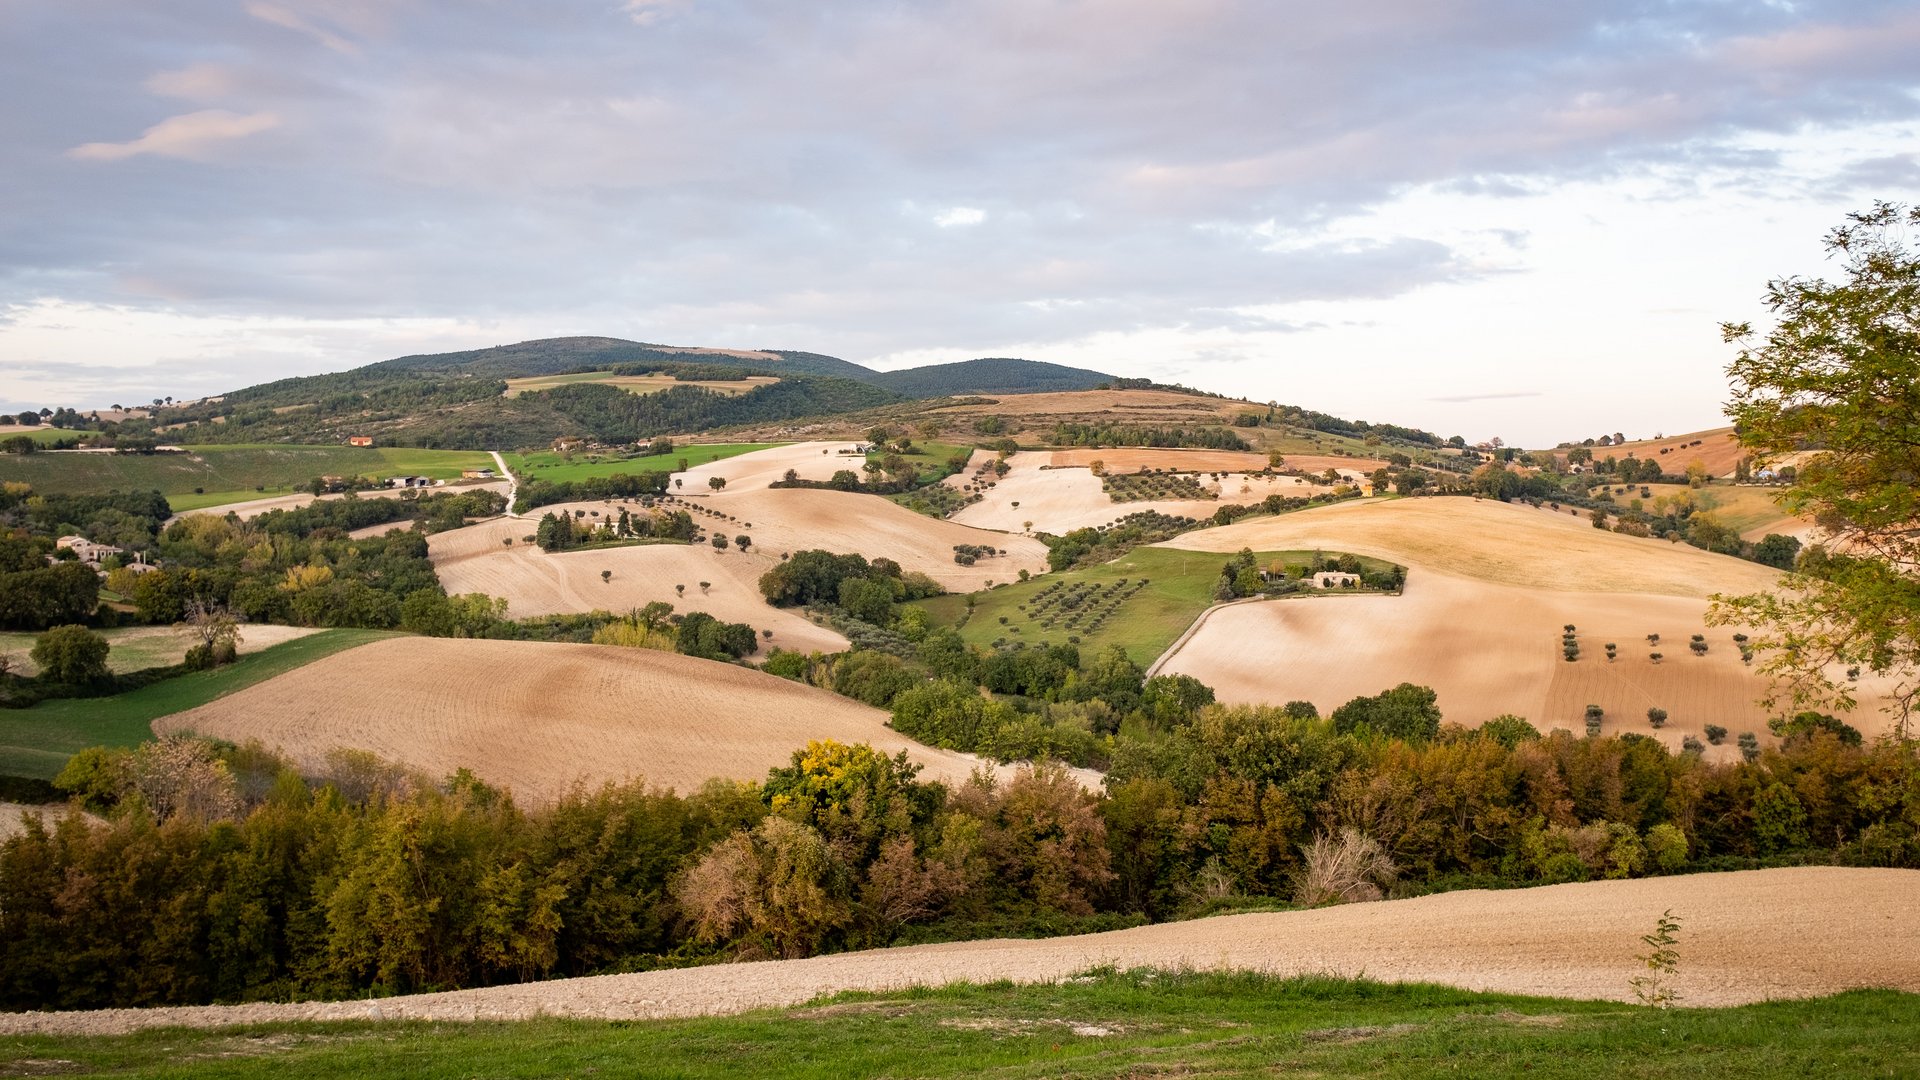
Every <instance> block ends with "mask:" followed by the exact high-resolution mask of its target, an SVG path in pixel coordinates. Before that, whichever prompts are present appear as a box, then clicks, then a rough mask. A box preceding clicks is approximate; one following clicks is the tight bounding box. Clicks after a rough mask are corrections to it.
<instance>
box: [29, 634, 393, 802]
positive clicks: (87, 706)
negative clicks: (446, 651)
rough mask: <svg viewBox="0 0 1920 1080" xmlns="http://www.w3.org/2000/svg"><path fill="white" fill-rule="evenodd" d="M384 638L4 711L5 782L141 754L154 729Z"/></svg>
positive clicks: (319, 643)
mask: <svg viewBox="0 0 1920 1080" xmlns="http://www.w3.org/2000/svg"><path fill="white" fill-rule="evenodd" d="M392 636H393V635H392V634H391V633H389V632H387V631H384V630H322V631H320V632H319V633H317V634H309V635H307V636H306V637H302V638H295V639H293V640H292V641H283V642H281V643H280V644H278V645H273V646H270V647H268V648H265V649H262V650H260V651H259V652H256V653H246V654H243V655H242V656H241V657H240V659H239V660H237V661H235V662H234V663H232V664H229V665H227V666H226V667H223V668H220V669H219V670H217V671H206V672H192V673H188V674H186V675H181V676H178V677H176V678H172V679H167V680H165V681H164V682H157V683H154V684H153V685H152V686H145V687H141V688H140V689H138V690H132V691H128V692H127V693H124V694H116V695H114V696H113V697H102V698H65V699H61V700H57V701H44V702H41V703H40V704H38V705H35V706H33V707H32V708H30V709H0V776H28V777H36V778H39V779H42V780H51V779H53V778H54V777H55V776H57V775H59V773H60V770H61V768H62V767H64V766H65V765H66V763H67V759H68V758H70V757H72V756H73V755H74V754H76V753H78V752H79V751H81V750H84V749H86V748H87V747H89V746H137V745H138V744H140V743H142V742H145V741H146V740H148V739H150V738H152V737H153V728H152V726H151V725H152V724H153V721H155V720H157V719H159V718H160V717H162V716H169V715H171V714H173V713H177V712H180V711H182V710H185V709H193V708H198V707H199V706H201V705H205V704H206V703H207V702H209V701H213V700H215V699H217V698H222V697H225V696H226V695H228V694H231V693H233V692H234V691H236V690H244V689H246V688H247V687H249V686H252V685H253V684H255V683H258V682H264V681H265V680H267V679H271V678H273V677H274V676H275V675H281V674H285V673H286V672H289V671H292V670H293V669H294V668H297V667H302V666H304V665H306V664H311V663H313V662H314V661H315V660H319V659H321V658H323V657H327V656H332V655H333V654H334V653H337V652H340V651H341V650H343V649H351V648H353V647H354V646H356V645H364V644H366V643H367V642H369V641H377V640H379V639H380V638H384V637H392Z"/></svg>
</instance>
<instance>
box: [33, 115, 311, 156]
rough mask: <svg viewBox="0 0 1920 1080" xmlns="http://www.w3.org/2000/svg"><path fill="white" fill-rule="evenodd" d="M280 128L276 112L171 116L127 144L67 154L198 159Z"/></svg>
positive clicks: (99, 145)
mask: <svg viewBox="0 0 1920 1080" xmlns="http://www.w3.org/2000/svg"><path fill="white" fill-rule="evenodd" d="M279 125H280V118H279V117H278V116H275V115H274V114H272V113H266V112H261V113H234V112H228V111H227V110H225V109H202V110H201V111H199V112H191V113H185V114H182V115H180V116H170V117H168V118H167V119H165V120H162V121H160V122H159V123H157V124H155V125H153V126H152V127H150V128H148V129H147V130H146V131H144V132H142V133H141V135H140V137H139V138H137V139H132V140H129V141H127V142H118V143H114V142H92V143H85V144H83V145H80V146H76V147H74V148H73V149H71V150H68V151H67V156H68V157H71V158H77V159H79V160H81V161H119V160H121V159H122V158H130V157H136V156H138V155H140V154H159V155H160V156H162V157H177V158H188V159H191V160H198V159H201V158H203V157H204V156H205V155H206V153H207V151H209V150H211V149H212V148H213V147H215V146H217V145H219V144H221V143H224V142H229V141H231V140H234V139H244V138H246V137H247V136H249V135H257V134H259V133H260V132H262V131H267V130H270V129H272V128H275V127H278V126H279Z"/></svg>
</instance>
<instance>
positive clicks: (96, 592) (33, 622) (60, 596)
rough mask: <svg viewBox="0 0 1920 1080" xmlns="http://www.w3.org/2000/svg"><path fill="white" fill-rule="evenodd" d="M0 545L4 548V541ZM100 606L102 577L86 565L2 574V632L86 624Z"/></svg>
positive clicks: (40, 567)
mask: <svg viewBox="0 0 1920 1080" xmlns="http://www.w3.org/2000/svg"><path fill="white" fill-rule="evenodd" d="M0 546H5V541H4V540H3V539H0ZM35 561H37V560H35ZM99 603H100V576H99V575H98V574H96V573H94V571H93V569H92V568H91V567H89V566H86V565H85V564H83V563H78V562H57V563H54V564H53V565H52V566H47V565H45V564H40V565H32V566H30V567H29V568H27V569H21V570H15V571H12V572H9V573H0V629H9V630H40V629H44V628H46V627H49V626H58V625H61V624H63V623H73V622H80V621H84V620H87V619H90V618H92V616H93V611H94V608H96V607H97V606H99Z"/></svg>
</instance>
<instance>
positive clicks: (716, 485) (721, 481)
mask: <svg viewBox="0 0 1920 1080" xmlns="http://www.w3.org/2000/svg"><path fill="white" fill-rule="evenodd" d="M707 486H708V487H710V488H712V489H713V490H715V491H719V490H720V489H721V488H723V487H726V486H727V478H726V477H724V476H709V477H707Z"/></svg>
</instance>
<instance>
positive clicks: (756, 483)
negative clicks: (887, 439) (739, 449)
mask: <svg viewBox="0 0 1920 1080" xmlns="http://www.w3.org/2000/svg"><path fill="white" fill-rule="evenodd" d="M859 445H860V444H859V443H855V442H844V441H840V442H801V443H791V444H788V445H786V446H773V447H769V448H767V449H765V450H755V451H753V452H752V453H750V454H741V455H739V456H737V457H730V458H722V459H720V460H719V461H710V462H708V463H706V464H705V465H696V466H694V467H693V468H691V469H688V470H687V471H686V472H678V473H674V474H673V478H674V480H676V481H678V482H679V486H678V487H676V488H675V489H674V491H675V492H676V493H677V494H681V495H692V494H696V493H703V492H706V491H709V490H711V489H710V488H708V486H707V481H708V480H709V479H711V478H712V477H716V476H717V477H720V478H721V479H723V480H725V481H726V482H727V486H726V488H725V489H724V491H723V492H722V494H728V495H732V494H738V493H740V492H742V491H763V490H765V489H766V487H767V485H769V484H772V483H774V482H775V481H778V480H781V479H784V478H785V477H786V474H787V470H788V469H792V470H793V471H794V472H795V473H796V474H798V475H799V477H800V479H802V480H829V479H832V477H833V474H834V473H836V472H838V471H840V470H841V469H852V470H853V471H854V472H856V473H857V472H859V471H860V466H862V465H864V464H866V461H867V459H866V455H864V454H856V453H853V452H852V451H853V449H854V448H855V447H857V446H859Z"/></svg>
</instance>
